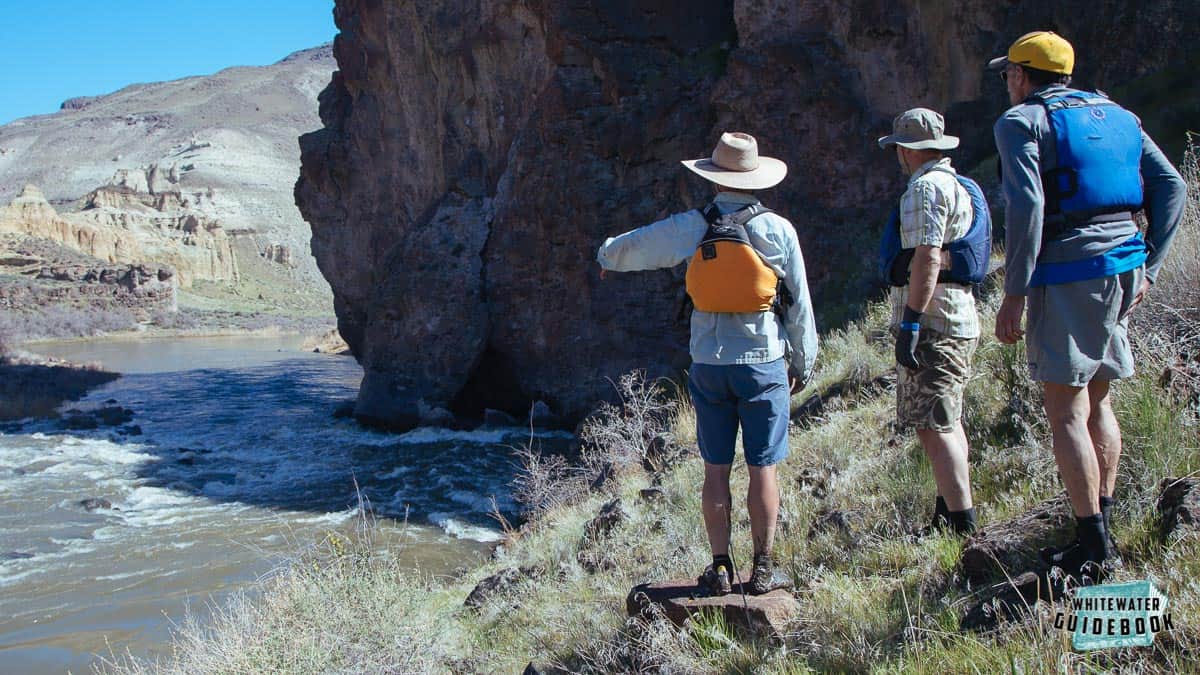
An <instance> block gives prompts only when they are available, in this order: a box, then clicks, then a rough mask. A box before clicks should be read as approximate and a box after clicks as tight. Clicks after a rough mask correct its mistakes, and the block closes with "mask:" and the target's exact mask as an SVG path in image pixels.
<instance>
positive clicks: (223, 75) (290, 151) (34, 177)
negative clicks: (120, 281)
mask: <svg viewBox="0 0 1200 675" xmlns="http://www.w3.org/2000/svg"><path fill="white" fill-rule="evenodd" d="M335 67H336V64H335V62H334V60H333V56H332V53H331V49H330V47H329V46H322V47H317V48H314V49H309V50H305V51H301V52H297V53H295V54H293V55H291V56H289V57H287V58H285V59H284V60H282V61H280V62H278V63H276V64H273V65H269V66H263V67H236V68H228V69H225V70H222V71H220V72H218V73H216V74H213V75H208V76H201V77H189V78H184V79H181V80H174V81H170V82H159V83H152V84H135V85H131V86H129V87H126V88H124V89H121V90H119V91H116V92H114V93H111V94H107V95H103V96H93V97H79V98H73V99H69V100H67V101H66V102H64V103H63V106H62V109H61V110H60V111H58V112H56V113H53V114H49V115H39V116H34V117H28V118H24V119H20V120H16V121H14V122H11V123H9V124H7V125H4V126H2V127H0V207H5V205H9V204H12V205H11V206H8V207H7V208H5V209H4V211H5V213H4V216H3V217H0V221H3V222H2V223H0V229H3V230H4V231H7V232H11V233H14V234H25V235H29V236H33V237H39V238H44V239H51V240H54V241H56V242H57V243H59V244H63V245H65V246H68V247H70V248H72V249H75V250H78V251H80V252H82V253H85V254H87V255H90V256H93V257H96V258H98V259H100V260H102V261H104V262H107V263H138V262H153V263H162V264H166V265H170V266H171V267H173V268H175V270H176V271H177V273H178V275H177V279H178V281H179V284H180V287H181V288H182V289H184V290H185V291H187V293H185V294H184V295H185V299H186V297H187V295H188V293H190V294H193V295H194V296H195V297H196V298H198V299H200V300H199V302H201V303H205V302H207V303H208V304H209V305H217V304H226V305H228V304H229V303H230V302H236V301H237V300H238V299H239V298H240V299H242V300H244V301H245V302H246V303H248V305H253V304H254V303H255V302H258V303H264V307H265V306H271V307H280V306H286V307H288V308H293V309H305V310H316V309H319V308H321V307H328V306H329V297H330V295H329V293H330V292H329V287H328V284H327V283H326V282H325V281H324V279H323V278H322V277H321V275H320V273H319V271H318V270H317V268H316V264H315V262H314V261H313V260H312V256H311V254H310V248H309V239H310V237H311V232H310V229H309V227H308V225H307V224H306V223H305V222H304V220H303V218H301V216H300V213H299V211H298V210H297V209H296V206H295V204H294V202H293V198H292V185H293V184H294V183H295V180H296V177H297V176H298V175H299V166H300V150H299V146H298V145H297V141H296V139H297V138H298V137H299V136H300V135H301V134H303V133H306V132H309V131H312V130H314V129H317V128H319V127H320V120H319V119H318V116H317V95H318V93H319V92H320V91H321V89H322V88H324V87H325V86H326V85H327V84H328V83H329V79H330V75H331V73H332V71H333V70H334V68H335ZM27 186H35V187H34V188H33V189H28V188H27ZM43 196H44V200H43V199H42V197H43ZM14 201H15V202H16V203H13V202H14ZM247 309H251V310H253V309H254V307H252V306H248V307H247Z"/></svg>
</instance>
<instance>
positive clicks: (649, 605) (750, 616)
mask: <svg viewBox="0 0 1200 675" xmlns="http://www.w3.org/2000/svg"><path fill="white" fill-rule="evenodd" d="M742 578H743V579H749V578H750V573H749V572H745V573H743V575H742ZM656 610H657V611H661V612H662V614H663V615H664V616H666V617H667V618H668V619H669V620H670V621H671V622H672V623H674V624H675V625H676V626H683V625H685V623H686V622H687V621H688V620H689V619H690V618H691V617H692V616H694V615H696V614H699V613H701V612H717V613H720V614H722V615H723V616H724V618H725V622H726V623H727V624H728V625H730V626H734V627H735V628H737V629H740V630H742V631H745V632H747V633H749V634H751V635H755V636H761V637H767V638H770V639H775V640H779V639H782V638H783V636H784V635H785V634H786V633H787V624H788V621H790V620H791V619H792V617H794V616H795V615H796V613H797V611H798V610H799V605H798V604H797V603H796V599H795V598H793V597H792V594H791V593H789V592H787V591H783V590H778V591H771V592H770V593H766V594H765V595H749V594H748V593H747V594H746V595H742V585H741V584H735V585H734V587H733V593H730V594H729V595H725V596H719V597H710V596H706V595H705V594H704V593H703V592H702V591H701V590H700V588H699V587H698V586H697V585H696V580H695V579H676V580H672V581H663V582H659V583H652V584H641V585H639V586H635V587H634V588H633V590H631V591H629V595H628V596H627V597H626V598H625V611H626V612H627V613H628V614H629V616H644V617H650V616H653V615H654V613H655V612H656Z"/></svg>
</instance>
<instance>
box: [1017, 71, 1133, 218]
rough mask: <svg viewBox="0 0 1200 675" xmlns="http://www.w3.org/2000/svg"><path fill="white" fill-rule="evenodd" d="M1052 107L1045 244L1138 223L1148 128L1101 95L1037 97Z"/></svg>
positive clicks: (1049, 109)
mask: <svg viewBox="0 0 1200 675" xmlns="http://www.w3.org/2000/svg"><path fill="white" fill-rule="evenodd" d="M1029 100H1030V101H1031V102H1037V103H1041V104H1042V106H1044V107H1045V108H1046V117H1047V120H1048V121H1049V124H1050V132H1051V136H1052V140H1053V143H1054V149H1055V166H1053V167H1045V166H1043V168H1042V188H1043V192H1044V194H1045V198H1046V206H1045V222H1046V223H1047V224H1049V227H1043V230H1042V231H1043V236H1042V240H1043V241H1053V240H1054V239H1058V238H1060V237H1062V236H1063V235H1064V234H1066V233H1067V232H1069V231H1070V230H1071V229H1073V228H1075V227H1078V226H1080V225H1083V224H1086V223H1088V222H1098V221H1100V220H1110V221H1111V220H1116V219H1132V212H1133V211H1137V210H1139V209H1141V208H1142V174H1141V161H1142V127H1141V124H1139V123H1138V119H1137V117H1135V116H1134V114H1133V113H1131V112H1129V111H1128V110H1125V109H1124V108H1122V107H1121V106H1119V105H1117V104H1116V103H1113V102H1112V101H1110V100H1109V99H1108V98H1107V97H1105V96H1103V95H1102V94H1099V93H1089V92H1082V91H1075V92H1071V93H1068V94H1064V95H1061V96H1053V97H1051V98H1042V97H1040V96H1033V97H1030V99H1029Z"/></svg>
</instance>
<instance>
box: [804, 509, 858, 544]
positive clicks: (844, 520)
mask: <svg viewBox="0 0 1200 675" xmlns="http://www.w3.org/2000/svg"><path fill="white" fill-rule="evenodd" d="M822 532H838V533H841V534H844V535H848V534H850V514H848V513H846V512H845V511H842V510H839V509H826V508H822V509H820V510H818V511H817V513H816V514H815V518H814V519H813V522H812V525H809V527H808V538H809V539H810V540H811V539H815V538H816V537H817V535H819V534H821V533H822Z"/></svg>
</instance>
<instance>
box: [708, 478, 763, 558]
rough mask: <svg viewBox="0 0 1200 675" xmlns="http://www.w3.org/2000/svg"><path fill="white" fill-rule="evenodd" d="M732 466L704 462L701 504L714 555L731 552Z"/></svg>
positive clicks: (709, 542)
mask: <svg viewBox="0 0 1200 675" xmlns="http://www.w3.org/2000/svg"><path fill="white" fill-rule="evenodd" d="M731 468H732V465H731V464H709V463H708V462H705V463H704V489H703V491H702V492H701V493H700V505H701V510H702V511H703V512H704V529H705V531H706V532H708V545H709V547H711V548H712V554H713V555H714V556H718V555H728V554H729V514H730V510H729V509H730V498H729V497H730V495H729V470H730V469H731ZM751 513H753V512H751Z"/></svg>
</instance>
